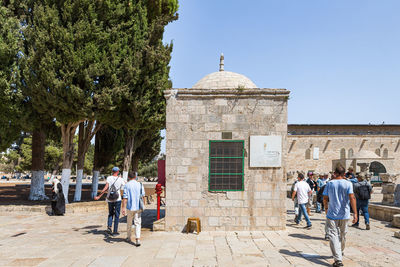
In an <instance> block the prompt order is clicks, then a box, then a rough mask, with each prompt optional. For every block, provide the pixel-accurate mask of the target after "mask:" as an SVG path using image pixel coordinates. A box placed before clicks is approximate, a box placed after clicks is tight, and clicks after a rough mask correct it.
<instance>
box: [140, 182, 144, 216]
mask: <svg viewBox="0 0 400 267" xmlns="http://www.w3.org/2000/svg"><path fill="white" fill-rule="evenodd" d="M142 188H143V185H142V183H140V196H139V210H140V211H142V212H143V211H144V210H145V209H146V207H145V206H144V201H143V197H142V196H143V191H142Z"/></svg>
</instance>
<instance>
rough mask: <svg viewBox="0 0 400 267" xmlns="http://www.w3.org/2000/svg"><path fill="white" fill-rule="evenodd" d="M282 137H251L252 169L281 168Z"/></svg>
mask: <svg viewBox="0 0 400 267" xmlns="http://www.w3.org/2000/svg"><path fill="white" fill-rule="evenodd" d="M281 162H282V136H274V135H269V136H267V135H263V136H261V135H257V136H250V167H281Z"/></svg>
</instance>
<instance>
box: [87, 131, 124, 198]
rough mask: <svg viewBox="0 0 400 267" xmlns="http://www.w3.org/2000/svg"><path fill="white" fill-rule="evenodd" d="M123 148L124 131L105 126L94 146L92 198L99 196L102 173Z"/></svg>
mask: <svg viewBox="0 0 400 267" xmlns="http://www.w3.org/2000/svg"><path fill="white" fill-rule="evenodd" d="M122 147H123V133H122V130H116V129H114V128H112V127H110V126H106V125H103V127H102V128H101V129H100V130H99V131H98V132H97V134H96V137H95V146H94V161H93V176H92V198H94V197H95V196H96V195H97V190H98V185H99V175H100V171H102V170H103V169H104V168H106V167H107V165H109V164H110V163H111V162H112V161H113V158H115V156H116V154H117V152H118V151H120V150H121V149H122Z"/></svg>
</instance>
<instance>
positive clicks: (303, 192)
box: [292, 173, 312, 229]
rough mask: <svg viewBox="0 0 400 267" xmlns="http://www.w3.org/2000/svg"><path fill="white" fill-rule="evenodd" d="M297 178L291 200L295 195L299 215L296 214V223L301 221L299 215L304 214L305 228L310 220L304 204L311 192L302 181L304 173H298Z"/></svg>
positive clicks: (308, 225) (309, 224)
mask: <svg viewBox="0 0 400 267" xmlns="http://www.w3.org/2000/svg"><path fill="white" fill-rule="evenodd" d="M297 179H298V180H299V182H298V183H296V185H295V186H294V190H293V193H292V200H293V201H294V198H295V196H296V195H297V202H298V203H299V216H297V219H296V224H299V223H300V221H301V215H302V214H304V218H305V219H306V222H307V226H306V228H307V229H310V228H311V221H310V218H309V217H308V213H307V208H306V205H307V203H308V198H309V197H310V196H311V194H312V190H311V188H310V186H309V185H308V183H307V182H306V181H304V175H303V174H302V173H299V174H298V177H297Z"/></svg>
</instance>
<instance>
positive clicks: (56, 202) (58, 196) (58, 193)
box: [51, 178, 65, 216]
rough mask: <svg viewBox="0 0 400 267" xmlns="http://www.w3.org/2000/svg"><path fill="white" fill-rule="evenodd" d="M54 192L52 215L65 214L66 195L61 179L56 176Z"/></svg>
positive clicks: (53, 182)
mask: <svg viewBox="0 0 400 267" xmlns="http://www.w3.org/2000/svg"><path fill="white" fill-rule="evenodd" d="M52 184H53V189H52V191H53V194H52V196H51V210H52V215H61V216H62V215H64V213H65V197H64V193H63V189H62V185H61V183H60V181H59V180H58V179H56V178H54V179H53V180H52Z"/></svg>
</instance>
